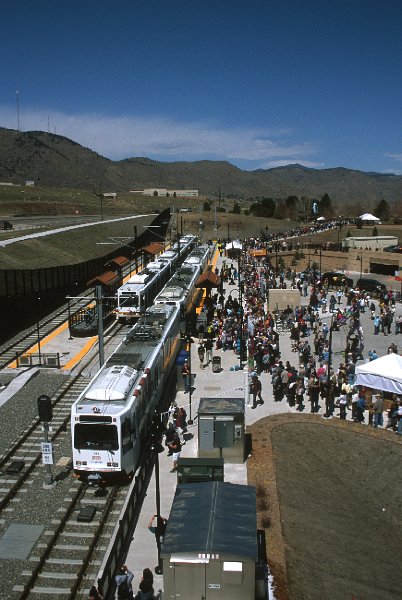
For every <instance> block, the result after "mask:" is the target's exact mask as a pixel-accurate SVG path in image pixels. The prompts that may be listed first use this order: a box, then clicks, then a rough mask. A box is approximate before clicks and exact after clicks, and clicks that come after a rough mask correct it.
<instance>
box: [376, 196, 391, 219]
mask: <svg viewBox="0 0 402 600" xmlns="http://www.w3.org/2000/svg"><path fill="white" fill-rule="evenodd" d="M389 212H390V211H389V204H388V202H387V201H386V200H380V202H379V204H378V206H377V208H376V209H375V211H374V215H375V216H376V217H377V218H378V219H384V220H386V219H389Z"/></svg>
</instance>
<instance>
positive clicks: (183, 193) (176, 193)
mask: <svg viewBox="0 0 402 600" xmlns="http://www.w3.org/2000/svg"><path fill="white" fill-rule="evenodd" d="M130 193H131V194H142V195H143V196H163V197H165V198H166V197H169V196H172V197H173V198H195V197H197V196H198V190H168V189H167V188H147V189H145V190H130Z"/></svg>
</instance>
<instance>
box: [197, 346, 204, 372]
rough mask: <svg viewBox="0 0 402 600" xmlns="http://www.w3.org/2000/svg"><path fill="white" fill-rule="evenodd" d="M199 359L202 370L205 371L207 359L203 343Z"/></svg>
mask: <svg viewBox="0 0 402 600" xmlns="http://www.w3.org/2000/svg"><path fill="white" fill-rule="evenodd" d="M198 358H199V359H200V369H203V368H204V358H205V346H204V344H202V343H201V344H200V345H199V346H198Z"/></svg>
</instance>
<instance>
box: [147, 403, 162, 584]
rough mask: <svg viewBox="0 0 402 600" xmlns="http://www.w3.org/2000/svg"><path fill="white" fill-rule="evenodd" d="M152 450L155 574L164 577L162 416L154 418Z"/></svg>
mask: <svg viewBox="0 0 402 600" xmlns="http://www.w3.org/2000/svg"><path fill="white" fill-rule="evenodd" d="M150 450H151V452H152V454H153V458H154V461H155V463H154V464H155V502H156V530H155V539H156V548H157V552H158V564H157V566H156V567H155V573H156V574H157V575H162V573H163V567H162V564H161V530H160V523H161V519H162V517H161V495H160V479H159V453H160V452H163V446H162V444H161V424H160V416H159V415H158V414H157V413H155V415H154V416H153V418H152V426H151V446H150Z"/></svg>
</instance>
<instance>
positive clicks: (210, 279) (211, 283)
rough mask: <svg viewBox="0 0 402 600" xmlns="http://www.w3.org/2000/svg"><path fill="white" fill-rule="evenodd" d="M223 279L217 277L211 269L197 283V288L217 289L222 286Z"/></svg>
mask: <svg viewBox="0 0 402 600" xmlns="http://www.w3.org/2000/svg"><path fill="white" fill-rule="evenodd" d="M220 283H221V278H220V277H219V275H216V274H215V273H214V272H213V271H211V270H210V269H209V270H207V271H205V273H203V274H202V275H200V277H199V278H198V279H197V281H196V282H195V287H196V288H205V289H206V290H211V289H212V288H217V287H219V286H220Z"/></svg>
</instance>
